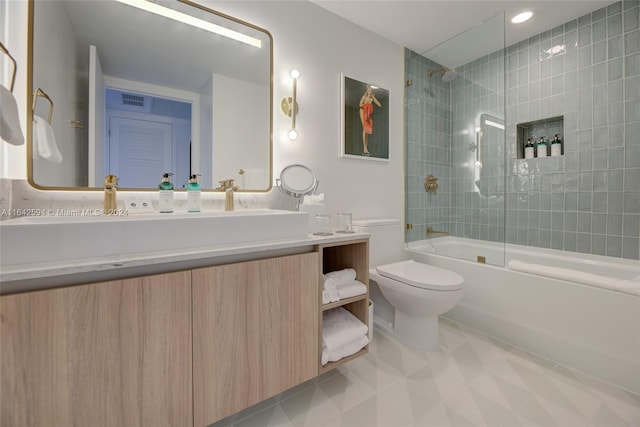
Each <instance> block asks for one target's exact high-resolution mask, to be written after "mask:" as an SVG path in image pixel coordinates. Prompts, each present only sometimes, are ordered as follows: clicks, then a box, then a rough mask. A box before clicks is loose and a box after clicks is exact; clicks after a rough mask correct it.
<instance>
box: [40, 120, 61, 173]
mask: <svg viewBox="0 0 640 427" xmlns="http://www.w3.org/2000/svg"><path fill="white" fill-rule="evenodd" d="M33 155H34V157H35V156H36V155H38V156H40V157H42V158H43V159H45V160H49V161H50V162H53V163H62V154H60V151H59V150H58V144H56V136H55V134H54V133H53V128H52V127H51V125H50V124H49V122H48V121H47V120H46V119H43V118H42V117H40V116H38V115H34V116H33Z"/></svg>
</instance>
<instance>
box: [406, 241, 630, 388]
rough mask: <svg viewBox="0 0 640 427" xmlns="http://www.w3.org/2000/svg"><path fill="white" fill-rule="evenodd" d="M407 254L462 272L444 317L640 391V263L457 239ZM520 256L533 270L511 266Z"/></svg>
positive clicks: (415, 247) (416, 245)
mask: <svg viewBox="0 0 640 427" xmlns="http://www.w3.org/2000/svg"><path fill="white" fill-rule="evenodd" d="M505 246H506V247H505ZM407 252H408V255H409V257H410V258H412V259H414V260H416V261H420V262H424V263H426V264H432V265H435V266H438V267H442V268H447V269H450V270H453V271H456V272H458V273H459V274H461V275H462V276H463V277H464V280H465V284H464V289H465V295H464V297H463V299H462V301H461V302H460V303H459V304H458V305H457V306H456V307H454V308H453V309H452V310H451V311H449V312H448V313H447V314H445V317H447V318H450V319H452V320H455V321H458V322H460V323H463V324H467V325H469V326H472V327H474V328H476V329H479V330H481V331H484V332H485V333H487V334H489V335H492V336H494V337H496V338H499V339H502V340H504V341H507V342H510V343H512V344H514V345H516V346H519V347H522V348H524V349H527V350H529V351H531V352H533V353H537V354H539V355H541V356H544V357H546V358H549V359H552V360H554V361H556V362H558V363H560V364H562V365H565V366H568V367H572V368H575V369H578V370H580V371H582V372H585V373H588V374H590V375H593V376H596V377H599V378H601V379H603V380H605V381H607V382H609V383H612V384H615V385H618V386H620V387H622V388H625V389H627V390H630V391H632V392H634V393H639V394H640V261H638V260H625V259H617V258H611V257H603V256H597V255H590V254H578V253H576V254H572V253H570V252H563V251H557V250H553V249H540V248H530V247H527V246H519V245H510V244H507V245H503V244H500V243H494V242H483V241H478V240H472V239H464V238H458V237H442V238H435V239H430V240H424V241H419V242H412V243H410V244H408V245H407ZM478 256H482V257H485V260H486V264H481V263H479V262H478V261H477V260H478ZM453 257H455V258H453ZM521 262H525V263H527V264H528V265H533V266H534V267H535V268H533V269H531V270H532V271H533V273H527V272H522V271H515V270H513V269H510V268H509V265H512V266H513V265H517V264H521ZM545 266H548V267H550V268H549V269H545V268H544V267H545ZM545 270H549V271H551V272H553V271H562V272H569V273H574V274H569V275H567V277H565V278H563V279H560V278H557V277H553V275H552V277H549V274H547V271H545ZM594 277H595V278H596V279H594V280H584V281H581V280H580V279H581V278H587V279H590V278H594ZM600 281H602V283H603V284H604V285H605V286H604V287H602V286H598V284H599V282H600ZM611 283H613V284H617V283H623V284H625V287H621V288H619V289H618V288H615V287H611V286H608V285H610V284H611ZM634 285H637V286H634Z"/></svg>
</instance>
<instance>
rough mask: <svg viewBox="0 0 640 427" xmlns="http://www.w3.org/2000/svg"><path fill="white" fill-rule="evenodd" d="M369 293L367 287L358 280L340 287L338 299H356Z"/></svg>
mask: <svg viewBox="0 0 640 427" xmlns="http://www.w3.org/2000/svg"><path fill="white" fill-rule="evenodd" d="M366 293H367V286H366V285H365V284H364V283H362V282H359V281H357V280H354V281H352V282H351V283H346V284H344V285H338V299H345V298H351V297H355V296H357V295H362V294H366Z"/></svg>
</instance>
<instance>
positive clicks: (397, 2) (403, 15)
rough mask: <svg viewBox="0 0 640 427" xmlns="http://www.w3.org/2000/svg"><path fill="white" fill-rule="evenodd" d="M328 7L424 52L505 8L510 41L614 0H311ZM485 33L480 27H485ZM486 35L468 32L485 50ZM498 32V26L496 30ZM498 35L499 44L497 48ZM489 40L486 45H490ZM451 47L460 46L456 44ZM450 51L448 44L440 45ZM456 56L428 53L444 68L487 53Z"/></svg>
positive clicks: (488, 48) (490, 37) (473, 51)
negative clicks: (524, 16) (523, 15)
mask: <svg viewBox="0 0 640 427" xmlns="http://www.w3.org/2000/svg"><path fill="white" fill-rule="evenodd" d="M312 1H313V2H314V3H315V4H317V5H318V6H321V7H323V8H325V9H327V10H329V11H330V12H333V13H335V14H336V15H338V16H341V17H343V18H345V19H347V20H349V21H351V22H353V23H355V24H357V25H359V26H361V27H363V28H365V29H367V30H369V31H372V32H374V33H376V34H379V35H381V36H382V37H384V38H386V39H388V40H391V41H393V42H395V43H397V44H399V45H401V46H405V47H408V48H409V49H411V50H413V51H415V52H418V53H425V52H426V51H428V50H430V49H433V48H434V47H436V46H438V45H440V44H441V43H443V42H445V41H447V40H449V39H451V38H453V37H455V36H457V35H458V34H461V33H463V32H465V31H467V30H469V29H471V28H473V27H476V26H477V25H478V24H479V23H482V22H483V21H487V20H489V19H490V18H492V17H494V16H496V15H498V14H502V13H503V12H504V13H505V22H506V28H505V34H504V37H505V41H506V46H510V45H512V44H514V43H517V42H519V41H521V40H524V39H527V38H529V37H531V36H533V35H535V34H538V33H541V32H543V31H546V30H549V29H552V28H555V27H557V26H558V25H561V24H564V23H565V22H568V21H571V20H572V19H575V18H578V17H581V16H583V15H586V14H587V13H590V12H593V11H594V10H597V9H600V8H602V7H604V6H607V5H609V4H612V3H615V2H614V1H596V0H588V1H585V0H564V1H553V0H543V1H519V0H511V1H484V0H449V1H442V0H440V1H438V0H410V1H407V0H347V1H338V0H312ZM523 10H531V11H532V12H533V13H534V15H533V18H531V19H530V20H529V21H527V22H525V23H523V24H519V25H515V24H512V23H511V22H510V20H511V17H512V16H513V15H515V14H516V13H518V12H521V11H523ZM485 33H486V31H485ZM489 33H490V34H487V35H486V36H487V37H488V38H487V39H483V37H484V36H483V35H480V34H478V32H474V35H473V38H474V42H475V43H474V44H475V45H476V46H482V47H483V48H484V49H483V50H486V51H487V52H489V51H493V50H495V49H493V44H494V43H493V42H494V41H495V31H494V32H489ZM500 36H501V31H500ZM501 42H502V37H500V46H497V47H502V46H501V45H502V43H501ZM490 45H491V46H490ZM457 46H460V44H458V45H457ZM445 50H450V49H445ZM456 51H457V52H456V54H457V55H456V57H453V58H450V57H448V56H446V52H441V53H439V54H438V55H439V56H437V57H436V56H434V55H429V58H430V59H433V60H435V61H437V62H440V63H441V64H443V65H446V66H449V67H452V68H453V67H456V66H458V65H461V64H464V63H467V62H470V61H472V60H474V59H477V58H478V57H480V56H482V54H484V53H487V52H478V51H477V49H468V51H467V52H466V53H461V52H460V50H459V49H456Z"/></svg>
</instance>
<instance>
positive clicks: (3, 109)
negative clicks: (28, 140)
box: [0, 85, 24, 145]
mask: <svg viewBox="0 0 640 427" xmlns="http://www.w3.org/2000/svg"><path fill="white" fill-rule="evenodd" d="M0 138H2V139H4V140H5V141H7V142H8V143H9V144H12V145H22V144H24V135H23V134H22V128H21V127H20V116H19V114H18V104H17V103H16V99H15V98H14V97H13V94H12V93H11V91H10V90H9V89H7V88H6V87H4V86H2V85H0Z"/></svg>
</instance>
